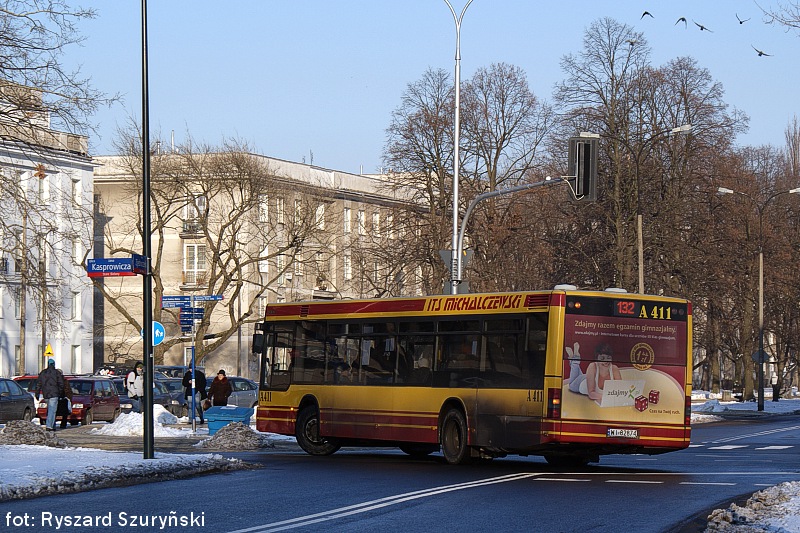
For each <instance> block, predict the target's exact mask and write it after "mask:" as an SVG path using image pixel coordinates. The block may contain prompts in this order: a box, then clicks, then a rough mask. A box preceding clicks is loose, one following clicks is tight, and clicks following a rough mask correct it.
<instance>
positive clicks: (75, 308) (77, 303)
mask: <svg viewBox="0 0 800 533" xmlns="http://www.w3.org/2000/svg"><path fill="white" fill-rule="evenodd" d="M70 318H71V319H72V320H78V319H80V318H81V293H79V292H74V291H73V292H72V301H71V305H70Z"/></svg>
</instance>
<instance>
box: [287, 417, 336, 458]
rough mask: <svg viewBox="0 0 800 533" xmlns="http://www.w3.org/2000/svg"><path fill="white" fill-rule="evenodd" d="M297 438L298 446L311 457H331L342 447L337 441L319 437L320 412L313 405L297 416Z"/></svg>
mask: <svg viewBox="0 0 800 533" xmlns="http://www.w3.org/2000/svg"><path fill="white" fill-rule="evenodd" d="M295 436H296V437H297V444H299V445H300V447H301V448H302V449H303V450H304V451H305V452H306V453H308V454H309V455H331V454H332V453H335V452H336V451H337V450H338V449H339V448H340V447H341V446H340V445H339V444H338V443H337V442H336V441H334V440H331V439H326V438H325V437H320V436H319V411H318V410H317V408H316V406H313V405H309V406H306V407H304V408H303V409H302V410H301V411H300V414H298V415H297V426H296V427H295Z"/></svg>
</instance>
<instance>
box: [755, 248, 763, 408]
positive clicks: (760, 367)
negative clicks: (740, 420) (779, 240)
mask: <svg viewBox="0 0 800 533" xmlns="http://www.w3.org/2000/svg"><path fill="white" fill-rule="evenodd" d="M757 363H758V410H759V411H763V410H764V251H763V250H759V251H758V361H757Z"/></svg>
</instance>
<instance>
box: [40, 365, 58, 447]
mask: <svg viewBox="0 0 800 533" xmlns="http://www.w3.org/2000/svg"><path fill="white" fill-rule="evenodd" d="M63 394H64V374H62V373H61V371H60V370H58V369H57V368H56V362H55V361H54V360H53V359H48V360H47V368H45V369H44V370H42V371H41V372H39V395H40V396H41V397H42V398H44V400H45V401H46V402H47V420H46V421H45V428H46V429H47V431H55V430H56V410H58V399H59V398H60V397H61V396H62V395H63Z"/></svg>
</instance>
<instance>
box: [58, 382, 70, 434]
mask: <svg viewBox="0 0 800 533" xmlns="http://www.w3.org/2000/svg"><path fill="white" fill-rule="evenodd" d="M58 414H59V415H61V429H66V428H67V422H68V421H69V415H71V414H72V387H70V386H69V380H68V379H65V380H64V392H63V394H62V395H61V398H59V399H58Z"/></svg>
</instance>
